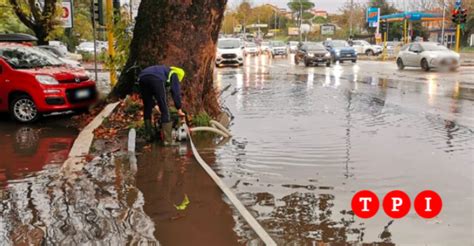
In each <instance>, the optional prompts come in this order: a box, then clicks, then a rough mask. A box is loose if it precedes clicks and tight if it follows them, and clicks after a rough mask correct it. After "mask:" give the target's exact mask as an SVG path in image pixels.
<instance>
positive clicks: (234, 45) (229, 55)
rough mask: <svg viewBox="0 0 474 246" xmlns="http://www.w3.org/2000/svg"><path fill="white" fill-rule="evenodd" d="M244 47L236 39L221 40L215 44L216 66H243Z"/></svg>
mask: <svg viewBox="0 0 474 246" xmlns="http://www.w3.org/2000/svg"><path fill="white" fill-rule="evenodd" d="M243 51H244V46H243V45H242V43H241V41H240V39H238V38H222V39H219V40H218V42H217V55H216V66H217V67H220V66H223V65H238V66H243V65H244V52H243Z"/></svg>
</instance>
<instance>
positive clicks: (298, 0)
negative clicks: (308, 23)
mask: <svg viewBox="0 0 474 246" xmlns="http://www.w3.org/2000/svg"><path fill="white" fill-rule="evenodd" d="M287 5H288V8H290V9H291V11H293V13H294V15H295V17H296V23H299V22H300V20H301V18H302V19H303V20H308V19H311V18H312V17H313V15H312V14H311V13H308V10H310V9H312V8H314V6H315V5H314V3H313V2H312V1H310V0H292V1H290V2H288V4H287Z"/></svg>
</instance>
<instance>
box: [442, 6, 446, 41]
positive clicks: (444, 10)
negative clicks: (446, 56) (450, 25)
mask: <svg viewBox="0 0 474 246" xmlns="http://www.w3.org/2000/svg"><path fill="white" fill-rule="evenodd" d="M445 18H446V0H443V23H441V44H442V45H444V28H445V27H444V25H445V23H444V22H445V20H444V19H445Z"/></svg>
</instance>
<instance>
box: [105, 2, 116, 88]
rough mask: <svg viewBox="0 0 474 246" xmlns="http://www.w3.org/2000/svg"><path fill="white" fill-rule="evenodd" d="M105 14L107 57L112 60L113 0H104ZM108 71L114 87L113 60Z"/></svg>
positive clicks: (113, 50) (113, 38) (113, 51)
mask: <svg viewBox="0 0 474 246" xmlns="http://www.w3.org/2000/svg"><path fill="white" fill-rule="evenodd" d="M105 11H106V12H105V13H106V14H105V16H106V20H107V24H106V27H107V41H108V46H109V47H108V52H109V58H110V59H111V60H112V61H113V60H114V57H115V48H114V43H115V42H114V41H115V37H114V11H113V1H112V0H106V1H105ZM109 73H110V85H111V87H114V86H115V84H116V83H117V74H116V71H115V65H114V63H113V62H111V63H110V67H109Z"/></svg>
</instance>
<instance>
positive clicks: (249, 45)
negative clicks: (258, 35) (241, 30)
mask: <svg viewBox="0 0 474 246" xmlns="http://www.w3.org/2000/svg"><path fill="white" fill-rule="evenodd" d="M247 47H257V45H256V44H254V43H248V44H247Z"/></svg>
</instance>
